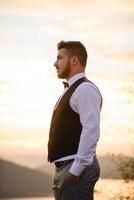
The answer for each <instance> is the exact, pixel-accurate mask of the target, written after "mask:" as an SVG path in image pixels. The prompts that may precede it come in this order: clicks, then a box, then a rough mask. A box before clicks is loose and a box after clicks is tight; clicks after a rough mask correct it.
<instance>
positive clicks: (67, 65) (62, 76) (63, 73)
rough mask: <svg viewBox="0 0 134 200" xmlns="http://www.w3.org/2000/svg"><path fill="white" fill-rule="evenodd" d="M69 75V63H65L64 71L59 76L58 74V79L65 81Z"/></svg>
mask: <svg viewBox="0 0 134 200" xmlns="http://www.w3.org/2000/svg"><path fill="white" fill-rule="evenodd" d="M69 74H70V61H68V62H67V64H66V66H65V69H64V70H63V72H62V73H61V74H58V78H61V79H66V78H67V77H68V76H69Z"/></svg>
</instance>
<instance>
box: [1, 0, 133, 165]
mask: <svg viewBox="0 0 134 200" xmlns="http://www.w3.org/2000/svg"><path fill="white" fill-rule="evenodd" d="M133 35H134V1H133V0H73V1H72V0H68V1H65V0H53V1H52V0H1V1H0V156H1V157H2V158H6V159H10V160H12V161H14V162H18V163H20V164H23V165H28V166H37V165H40V164H41V163H42V162H43V159H44V157H45V156H46V152H47V140H48V131H49V124H50V119H51V114H52V109H53V106H54V104H55V101H56V100H57V98H58V97H59V95H60V94H61V93H62V91H63V85H62V80H58V79H57V75H56V71H55V68H54V67H53V63H54V61H55V58H56V54H57V49H56V45H57V43H58V42H59V41H60V40H80V41H81V42H83V44H84V45H85V46H86V48H87V51H88V55H89V56H88V64H87V69H86V74H87V77H88V78H89V79H91V80H92V81H93V82H95V83H96V84H97V85H98V87H99V88H100V90H101V92H102V95H103V98H104V104H103V109H102V113H101V138H100V141H99V144H98V148H97V152H98V154H99V155H103V154H105V153H107V152H110V153H121V152H122V153H125V154H127V155H134V123H133V121H134V112H133V108H134V107H133V106H134V40H133Z"/></svg>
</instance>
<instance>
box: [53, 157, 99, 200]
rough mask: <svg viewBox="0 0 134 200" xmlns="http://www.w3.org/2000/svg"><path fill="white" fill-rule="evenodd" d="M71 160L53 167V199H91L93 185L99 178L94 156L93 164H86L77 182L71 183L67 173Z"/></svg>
mask: <svg viewBox="0 0 134 200" xmlns="http://www.w3.org/2000/svg"><path fill="white" fill-rule="evenodd" d="M71 165H72V162H71V163H69V164H67V165H65V166H64V167H62V168H55V174H54V176H53V180H52V189H53V193H54V197H55V200H93V199H94V197H93V196H94V195H93V194H94V186H95V183H96V181H97V180H98V179H99V175H100V167H99V163H98V160H97V158H96V157H94V161H93V164H92V165H91V166H87V167H86V168H85V170H84V171H83V172H82V174H81V175H80V179H79V181H78V182H77V183H72V182H71V181H70V180H69V178H68V173H69V170H70V167H71Z"/></svg>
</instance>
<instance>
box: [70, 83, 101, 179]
mask: <svg viewBox="0 0 134 200" xmlns="http://www.w3.org/2000/svg"><path fill="white" fill-rule="evenodd" d="M100 104H101V96H100V94H99V92H98V91H97V88H95V87H94V86H93V85H92V84H90V83H83V84H81V85H80V86H79V87H78V88H77V90H76V91H75V92H74V94H73V95H72V97H71V99H70V106H71V107H72V109H73V110H74V111H75V112H77V113H78V114H79V115H80V122H81V125H82V132H81V136H80V142H79V146H78V151H77V154H76V157H75V160H74V162H73V164H72V166H71V168H70V172H71V173H72V174H74V175H76V176H79V175H80V174H81V173H82V171H83V170H84V169H85V168H86V166H88V165H91V164H92V162H93V156H94V152H95V149H96V145H97V141H98V139H99V136H100Z"/></svg>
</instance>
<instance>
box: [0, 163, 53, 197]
mask: <svg viewBox="0 0 134 200" xmlns="http://www.w3.org/2000/svg"><path fill="white" fill-rule="evenodd" d="M50 195H52V191H51V176H50V175H49V174H47V173H42V172H39V171H37V170H32V169H29V168H27V167H22V166H19V165H17V164H14V163H12V162H8V161H5V160H2V159H0V198H10V197H39V196H50Z"/></svg>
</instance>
